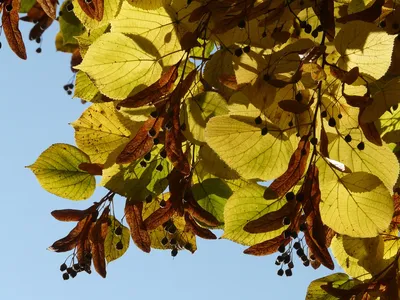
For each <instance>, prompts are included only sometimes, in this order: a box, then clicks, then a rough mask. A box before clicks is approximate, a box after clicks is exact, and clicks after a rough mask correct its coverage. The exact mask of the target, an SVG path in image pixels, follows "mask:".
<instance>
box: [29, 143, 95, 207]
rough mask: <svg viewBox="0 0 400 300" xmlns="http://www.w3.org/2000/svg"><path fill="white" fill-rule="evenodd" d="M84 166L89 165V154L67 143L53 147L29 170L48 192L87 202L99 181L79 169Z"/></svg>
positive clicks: (41, 155) (43, 153)
mask: <svg viewBox="0 0 400 300" xmlns="http://www.w3.org/2000/svg"><path fill="white" fill-rule="evenodd" d="M81 163H90V158H89V156H88V155H87V154H85V153H84V152H82V151H81V150H79V149H78V148H76V147H74V146H71V145H68V144H54V145H52V146H50V147H49V148H47V149H46V150H45V151H43V152H42V154H40V156H39V157H38V159H37V160H36V161H35V163H33V164H32V165H30V166H28V167H27V168H29V169H31V170H32V172H33V173H34V174H35V176H36V178H37V179H38V180H39V183H40V185H41V186H42V188H44V189H45V190H46V191H48V192H49V193H52V194H55V195H57V196H59V197H63V198H66V199H70V200H84V199H87V198H89V197H90V196H91V195H92V194H93V192H94V189H95V187H96V180H95V178H94V176H93V175H90V174H89V173H87V172H85V171H82V170H81V169H79V165H80V164H81Z"/></svg>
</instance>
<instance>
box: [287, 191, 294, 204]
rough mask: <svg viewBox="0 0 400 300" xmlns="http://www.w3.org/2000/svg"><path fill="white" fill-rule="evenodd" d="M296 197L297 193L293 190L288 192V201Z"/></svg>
mask: <svg viewBox="0 0 400 300" xmlns="http://www.w3.org/2000/svg"><path fill="white" fill-rule="evenodd" d="M294 198H295V195H294V193H293V192H289V193H286V201H289V202H290V201H293V200H294Z"/></svg>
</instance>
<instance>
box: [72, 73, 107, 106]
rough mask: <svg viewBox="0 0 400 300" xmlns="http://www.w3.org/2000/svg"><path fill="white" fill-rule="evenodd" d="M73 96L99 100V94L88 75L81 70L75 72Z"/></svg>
mask: <svg viewBox="0 0 400 300" xmlns="http://www.w3.org/2000/svg"><path fill="white" fill-rule="evenodd" d="M74 98H80V99H82V100H85V101H89V102H93V103H97V102H101V94H100V92H99V90H98V89H97V87H96V86H95V85H94V83H93V82H92V81H91V80H90V78H89V76H87V75H86V73H84V72H82V71H78V73H76V78H75V89H74Z"/></svg>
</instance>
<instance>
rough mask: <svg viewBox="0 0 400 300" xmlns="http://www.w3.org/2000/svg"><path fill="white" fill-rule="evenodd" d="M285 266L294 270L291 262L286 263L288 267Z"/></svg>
mask: <svg viewBox="0 0 400 300" xmlns="http://www.w3.org/2000/svg"><path fill="white" fill-rule="evenodd" d="M287 266H288V268H289V269H293V268H294V264H293V262H292V261H291V262H290V263H288V265H287Z"/></svg>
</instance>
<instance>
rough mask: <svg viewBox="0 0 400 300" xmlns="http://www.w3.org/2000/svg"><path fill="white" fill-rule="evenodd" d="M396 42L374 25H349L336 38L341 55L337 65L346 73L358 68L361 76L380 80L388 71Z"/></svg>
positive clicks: (358, 22)
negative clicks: (363, 74)
mask: <svg viewBox="0 0 400 300" xmlns="http://www.w3.org/2000/svg"><path fill="white" fill-rule="evenodd" d="M395 38H396V36H395V35H389V34H387V33H386V32H385V31H384V30H383V29H380V28H379V27H377V26H376V25H375V24H373V23H366V22H362V21H353V22H348V23H346V24H345V25H344V26H343V27H342V29H341V30H340V31H339V33H338V34H337V35H336V38H335V47H336V49H337V51H338V52H339V53H340V55H341V57H340V58H339V60H338V65H339V67H340V68H342V69H344V70H346V71H349V70H350V69H352V68H354V67H358V68H359V69H360V72H361V73H366V74H368V75H370V76H372V77H374V78H375V79H379V78H381V77H382V76H383V75H385V73H386V71H387V70H388V69H389V66H390V61H391V60H390V58H391V56H392V52H393V46H394V39H395Z"/></svg>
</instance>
